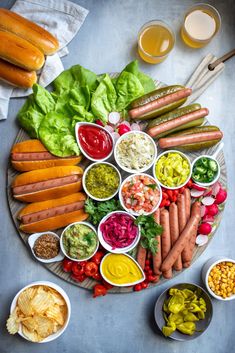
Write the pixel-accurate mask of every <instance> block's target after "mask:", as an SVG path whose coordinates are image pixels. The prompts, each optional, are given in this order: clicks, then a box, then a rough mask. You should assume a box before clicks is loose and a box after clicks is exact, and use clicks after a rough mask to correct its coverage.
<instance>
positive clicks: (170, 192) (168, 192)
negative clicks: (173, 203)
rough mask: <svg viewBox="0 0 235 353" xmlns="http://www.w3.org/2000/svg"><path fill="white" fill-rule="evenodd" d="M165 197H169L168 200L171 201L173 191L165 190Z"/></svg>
mask: <svg viewBox="0 0 235 353" xmlns="http://www.w3.org/2000/svg"><path fill="white" fill-rule="evenodd" d="M167 195H168V196H169V199H170V200H171V199H172V197H173V190H170V189H169V190H167Z"/></svg>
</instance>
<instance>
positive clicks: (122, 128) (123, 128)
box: [117, 124, 131, 136]
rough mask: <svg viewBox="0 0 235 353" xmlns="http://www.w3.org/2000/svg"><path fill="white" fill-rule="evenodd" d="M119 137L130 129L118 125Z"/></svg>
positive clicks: (123, 125)
mask: <svg viewBox="0 0 235 353" xmlns="http://www.w3.org/2000/svg"><path fill="white" fill-rule="evenodd" d="M117 130H118V133H119V135H120V136H122V135H124V134H125V133H126V132H128V131H131V128H130V127H129V126H127V125H126V124H120V125H119V126H118V128H117Z"/></svg>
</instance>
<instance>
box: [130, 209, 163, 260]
mask: <svg viewBox="0 0 235 353" xmlns="http://www.w3.org/2000/svg"><path fill="white" fill-rule="evenodd" d="M135 224H136V225H139V226H140V232H141V239H140V244H141V246H143V248H145V249H148V250H150V251H151V253H152V254H156V253H157V252H158V242H157V240H156V235H161V234H162V226H160V225H159V224H158V223H157V222H155V219H154V217H153V215H148V216H145V215H141V216H139V217H137V218H136V220H135Z"/></svg>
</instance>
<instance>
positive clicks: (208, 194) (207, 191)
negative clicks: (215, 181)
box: [203, 188, 212, 196]
mask: <svg viewBox="0 0 235 353" xmlns="http://www.w3.org/2000/svg"><path fill="white" fill-rule="evenodd" d="M211 194H212V189H211V188H209V189H206V190H205V192H204V194H203V196H211Z"/></svg>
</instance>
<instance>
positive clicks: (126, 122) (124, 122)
mask: <svg viewBox="0 0 235 353" xmlns="http://www.w3.org/2000/svg"><path fill="white" fill-rule="evenodd" d="M122 124H124V125H126V126H128V127H129V128H131V124H130V123H129V121H126V120H124V121H122Z"/></svg>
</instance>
